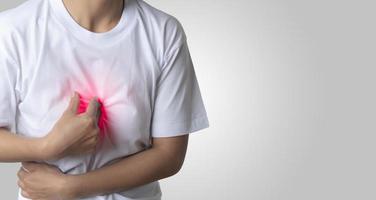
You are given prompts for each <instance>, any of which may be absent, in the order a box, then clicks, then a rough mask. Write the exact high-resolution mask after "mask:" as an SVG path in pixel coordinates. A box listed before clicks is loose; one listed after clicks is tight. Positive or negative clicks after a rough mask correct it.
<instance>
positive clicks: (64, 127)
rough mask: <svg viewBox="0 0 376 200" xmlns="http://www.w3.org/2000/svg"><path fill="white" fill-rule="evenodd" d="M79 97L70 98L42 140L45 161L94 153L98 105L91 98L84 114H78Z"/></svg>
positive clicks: (97, 129) (97, 128)
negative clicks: (65, 108)
mask: <svg viewBox="0 0 376 200" xmlns="http://www.w3.org/2000/svg"><path fill="white" fill-rule="evenodd" d="M79 103H80V97H79V95H78V94H77V93H75V94H74V96H73V97H72V98H71V100H70V103H69V106H68V108H67V110H65V112H64V113H63V115H62V116H61V118H60V119H59V120H58V121H57V123H56V124H55V126H54V127H53V129H52V130H51V131H50V133H49V134H48V135H46V136H45V137H44V138H43V140H44V144H43V146H44V147H43V149H44V153H43V154H44V155H43V157H44V158H45V159H47V160H48V159H59V158H62V157H64V156H68V155H82V154H89V153H92V152H94V151H95V148H96V145H97V142H98V137H99V133H100V131H99V127H98V118H99V115H100V109H99V107H100V104H99V102H98V100H97V98H93V99H92V100H91V101H90V103H89V106H88V107H87V110H86V112H84V113H81V114H78V113H77V112H78V108H79Z"/></svg>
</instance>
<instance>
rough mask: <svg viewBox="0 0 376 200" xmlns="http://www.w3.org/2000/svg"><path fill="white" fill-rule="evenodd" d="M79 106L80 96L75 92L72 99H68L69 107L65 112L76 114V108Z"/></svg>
mask: <svg viewBox="0 0 376 200" xmlns="http://www.w3.org/2000/svg"><path fill="white" fill-rule="evenodd" d="M79 105H80V96H79V95H78V93H77V92H74V95H73V97H72V98H71V99H70V102H69V106H68V108H67V110H66V111H67V112H69V113H72V114H76V113H77V111H78V106H79Z"/></svg>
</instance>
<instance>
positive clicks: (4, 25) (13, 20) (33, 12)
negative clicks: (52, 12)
mask: <svg viewBox="0 0 376 200" xmlns="http://www.w3.org/2000/svg"><path fill="white" fill-rule="evenodd" d="M47 3H48V0H28V1H26V2H25V3H23V4H21V5H19V6H17V7H15V8H12V9H9V10H6V11H2V12H0V34H1V35H4V34H8V33H10V32H13V31H22V30H23V29H24V28H25V27H27V26H28V25H32V24H33V23H35V22H36V21H37V20H38V18H39V17H40V15H41V14H42V13H43V12H42V9H43V8H44V7H45V6H46V4H47Z"/></svg>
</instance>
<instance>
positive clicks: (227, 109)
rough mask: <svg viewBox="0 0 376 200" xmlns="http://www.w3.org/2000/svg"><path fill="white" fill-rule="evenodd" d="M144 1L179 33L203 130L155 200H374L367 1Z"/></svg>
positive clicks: (9, 176)
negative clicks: (174, 21) (172, 20)
mask: <svg viewBox="0 0 376 200" xmlns="http://www.w3.org/2000/svg"><path fill="white" fill-rule="evenodd" d="M21 2H22V1H20V0H17V1H15V0H1V2H0V10H5V9H8V8H11V7H14V6H16V5H17V4H19V3H21ZM147 2H149V3H150V4H152V5H154V6H155V7H157V8H159V9H161V10H163V11H165V12H167V13H170V14H172V15H174V16H175V17H177V18H178V19H179V21H180V22H181V23H182V24H183V26H184V28H185V31H186V33H187V36H188V42H189V47H190V51H191V54H192V58H193V61H194V64H195V69H196V74H197V77H198V80H199V84H200V88H201V91H202V95H203V98H204V102H205V105H206V108H207V111H208V115H209V121H210V128H209V129H205V130H203V131H200V132H197V133H194V134H193V135H192V136H191V139H190V145H189V150H188V154H187V158H186V162H185V165H184V167H183V169H182V171H181V172H180V173H179V174H178V175H176V176H174V177H172V178H169V179H166V180H163V181H161V183H162V190H163V196H164V197H163V199H165V200H229V199H230V200H233V199H240V200H244V199H247V200H248V199H255V200H302V199H304V200H317V199H320V200H322V199H325V200H333V199H341V200H347V199H349V200H350V199H362V200H364V199H376V193H375V192H374V189H375V185H376V182H375V180H376V172H375V169H376V161H375V155H374V154H375V150H376V147H375V139H376V136H375V133H376V126H375V124H376V114H375V113H376V106H375V103H376V90H375V85H376V79H375V74H376V69H375V67H376V61H375V50H376V39H375V35H376V26H375V19H376V12H374V8H375V3H373V1H365V0H359V1H346V0H345V1H335V0H325V1H324V0H316V1H306V0H300V1H299V0H285V1H279V0H268V1H265V0H234V1H231V0H189V1H187V0H148V1H147ZM0 48H1V47H0ZM18 166H19V165H18V164H0V184H1V187H0V191H1V192H0V199H6V200H8V199H9V200H10V199H16V195H17V185H16V180H17V179H16V171H17V170H18Z"/></svg>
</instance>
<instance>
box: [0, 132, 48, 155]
mask: <svg viewBox="0 0 376 200" xmlns="http://www.w3.org/2000/svg"><path fill="white" fill-rule="evenodd" d="M43 142H44V141H43V140H42V139H41V138H26V137H22V136H19V135H17V134H14V133H11V132H9V131H8V130H6V129H4V128H0V162H23V161H37V160H42V159H43V155H42V153H43V151H42V150H41V148H42V146H43Z"/></svg>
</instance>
